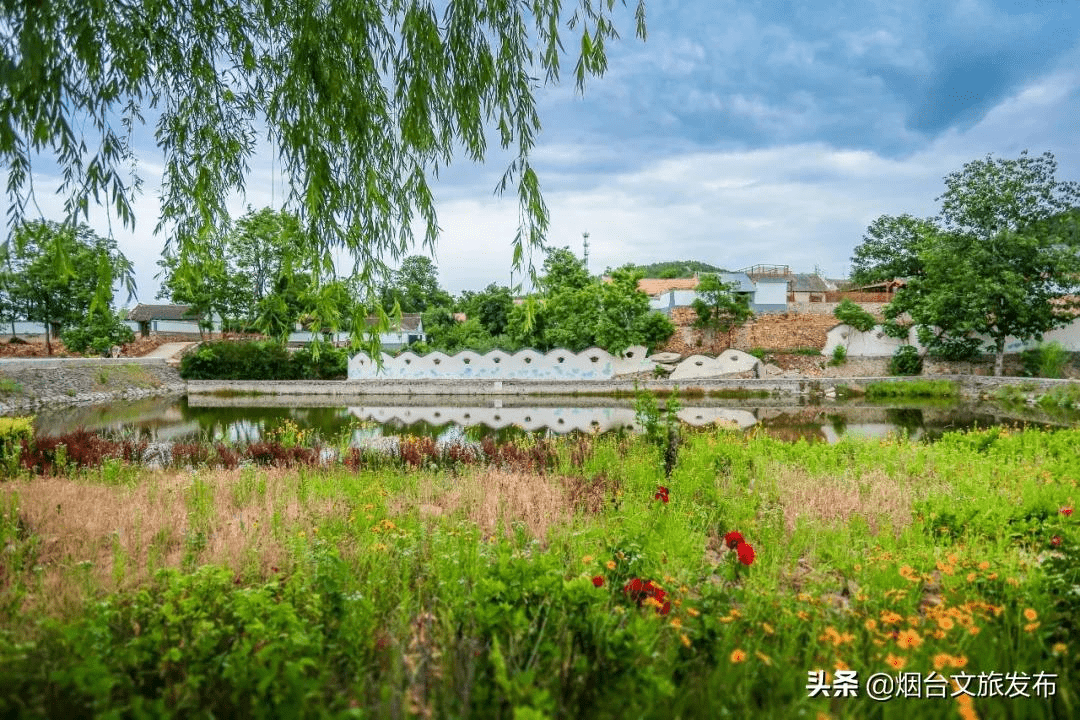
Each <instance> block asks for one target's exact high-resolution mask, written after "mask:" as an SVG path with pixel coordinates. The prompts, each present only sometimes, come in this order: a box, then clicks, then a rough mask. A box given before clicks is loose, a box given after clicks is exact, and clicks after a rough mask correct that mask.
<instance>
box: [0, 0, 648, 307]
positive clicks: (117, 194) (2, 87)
mask: <svg viewBox="0 0 1080 720" xmlns="http://www.w3.org/2000/svg"><path fill="white" fill-rule="evenodd" d="M618 4H619V5H624V4H625V0H620V2H619V3H618ZM439 5H440V12H437V11H436V8H435V7H434V5H433V4H432V3H431V2H430V1H428V0H277V1H271V0H229V1H225V0H206V1H196V0H50V1H49V2H25V0H0V9H2V13H3V14H2V17H0V46H2V53H3V57H2V58H0V63H2V64H3V72H2V73H0V97H2V101H0V163H2V164H3V165H4V166H5V167H7V168H8V183H7V187H8V194H9V201H10V211H9V214H10V215H11V218H10V220H11V221H12V222H13V223H17V222H18V221H19V219H20V218H21V217H22V215H23V214H24V213H26V212H27V210H28V204H29V203H31V202H32V199H33V172H34V167H35V163H38V164H42V165H45V166H46V167H50V168H51V166H52V165H53V164H55V165H56V166H57V167H58V168H59V171H60V176H61V178H62V182H61V188H60V191H61V193H62V194H63V197H64V199H65V210H66V213H67V219H68V221H69V222H75V221H77V220H78V219H79V218H80V217H81V218H83V219H85V218H86V216H87V213H88V208H89V204H90V203H91V202H95V203H96V202H107V203H108V204H109V206H110V207H111V210H112V212H113V213H114V214H115V216H116V217H118V218H119V219H120V220H121V221H122V222H123V223H124V224H126V225H131V224H133V223H134V219H135V218H134V214H133V211H132V206H131V202H132V198H133V196H134V194H135V192H136V191H137V190H138V187H139V179H138V176H137V175H136V174H135V171H134V170H133V168H134V163H133V161H134V152H133V148H132V138H133V133H134V131H135V128H136V126H138V125H140V124H142V123H143V122H144V115H145V116H146V117H149V118H152V121H153V123H154V130H155V132H154V136H155V138H156V141H157V146H158V149H159V150H160V152H161V154H162V156H163V158H162V167H163V180H162V189H161V215H160V218H159V219H158V225H157V230H158V231H161V232H164V234H165V236H166V240H167V243H169V244H170V246H171V247H172V248H173V249H175V250H176V251H177V252H178V253H179V254H181V255H188V254H194V255H198V254H199V253H200V252H205V248H207V247H208V246H210V245H211V242H210V240H211V238H212V237H213V236H214V235H215V234H218V233H220V232H222V231H223V229H224V228H226V227H227V225H228V219H229V218H228V213H227V210H226V199H227V198H228V197H229V196H230V194H232V193H235V192H238V191H243V189H244V186H245V181H246V176H247V172H248V163H249V161H250V159H251V158H252V156H253V155H254V153H255V151H256V148H257V146H258V144H259V138H260V137H261V136H264V137H265V139H266V141H267V142H268V143H269V144H270V146H271V147H272V148H273V152H274V153H275V154H276V156H277V157H278V158H279V160H280V163H281V168H282V171H283V173H284V174H285V176H286V177H288V179H289V187H290V189H289V193H288V197H287V202H286V206H287V208H288V209H290V210H291V211H293V212H295V213H297V215H298V216H299V217H300V219H301V222H302V231H303V233H304V235H305V252H306V253H308V254H309V255H310V257H311V258H312V259H317V260H318V261H319V265H320V267H321V268H322V269H323V272H324V273H327V274H329V273H330V272H332V262H331V258H332V254H331V251H332V250H333V249H335V248H337V249H342V248H343V249H345V250H347V251H349V252H350V253H351V255H352V257H353V258H354V260H355V261H356V263H357V267H358V269H359V272H360V273H361V276H362V279H363V280H365V281H366V282H365V283H364V284H365V286H366V287H368V288H374V287H375V284H376V281H377V280H378V279H379V278H381V277H382V276H384V275H385V273H386V269H387V266H386V264H385V263H384V259H393V260H396V259H398V258H399V257H401V256H402V255H403V254H405V253H406V252H408V251H409V250H410V249H411V248H412V247H413V246H414V244H415V241H416V240H417V238H415V237H414V232H413V224H414V221H416V222H417V226H418V227H420V228H422V230H421V233H422V238H421V240H422V243H423V245H424V247H426V248H427V249H428V250H433V249H434V247H435V242H436V236H437V232H438V225H437V220H436V213H435V202H434V199H433V195H432V189H431V186H430V179H431V178H432V177H434V176H435V174H436V173H437V172H438V170H439V169H440V167H443V166H445V165H447V164H449V163H450V162H451V160H453V159H454V156H455V155H458V154H464V155H465V156H467V157H468V158H470V159H472V160H474V161H480V160H481V159H483V158H484V156H485V154H486V152H487V149H488V136H489V135H494V137H495V138H496V140H497V142H498V143H499V145H500V146H501V147H502V148H504V149H507V150H510V151H511V152H512V154H513V159H512V160H511V161H510V162H509V165H508V167H507V168H506V170H505V173H504V174H503V176H502V179H501V181H500V182H499V183H498V185H497V188H496V189H497V190H498V191H499V192H504V191H505V190H506V189H507V188H508V187H511V188H514V189H516V192H517V196H518V201H519V204H520V215H519V217H520V222H519V228H518V232H517V235H516V237H515V238H514V241H513V242H514V255H513V257H514V263H515V265H520V264H522V263H523V262H525V257H526V254H527V253H528V252H529V251H530V250H531V249H532V248H535V247H537V246H538V245H539V244H540V242H541V240H542V238H543V236H544V232H545V230H546V228H547V225H548V212H547V208H546V207H545V205H544V201H543V199H542V197H541V193H540V186H539V182H538V180H537V176H536V173H535V171H534V170H533V168H532V165H531V164H530V161H529V156H530V151H531V149H532V148H533V146H534V143H535V140H536V135H537V132H538V131H539V129H540V118H539V116H538V114H537V109H536V99H535V93H536V91H537V89H538V88H539V87H540V84H541V79H540V78H541V77H542V78H543V82H545V83H552V82H556V81H558V79H559V75H560V65H561V63H562V62H563V58H562V51H563V43H562V39H561V36H562V35H563V34H565V32H566V31H567V30H569V31H570V32H572V33H573V34H574V36H575V38H577V39H576V40H575V44H578V46H579V49H578V52H577V53H576V58H577V59H576V63H575V65H574V69H573V74H574V80H575V82H576V84H577V87H578V89H579V90H582V89H583V88H584V84H585V80H586V77H587V76H590V75H592V76H596V75H600V74H602V73H603V72H604V70H605V69H606V66H607V54H606V48H607V43H608V41H609V40H612V39H614V38H616V37H618V34H617V32H616V28H615V25H614V15H615V14H616V2H615V0H577V3H576V6H575V7H574V8H573V10H572V12H564V11H563V9H562V6H561V3H560V2H559V1H558V0H530V2H528V3H520V2H508V1H507V0H446V1H445V2H440V3H439ZM635 18H636V26H637V35H638V36H639V37H641V38H644V37H645V9H644V4H643V2H641V1H640V0H639V4H638V5H637V8H636V11H635ZM189 265H191V266H192V267H197V266H198V263H189Z"/></svg>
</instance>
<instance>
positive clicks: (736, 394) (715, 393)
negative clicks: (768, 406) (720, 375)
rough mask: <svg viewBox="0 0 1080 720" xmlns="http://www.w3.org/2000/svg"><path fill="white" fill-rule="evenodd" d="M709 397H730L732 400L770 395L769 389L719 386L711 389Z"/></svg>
mask: <svg viewBox="0 0 1080 720" xmlns="http://www.w3.org/2000/svg"><path fill="white" fill-rule="evenodd" d="M709 397H713V398H728V399H732V400H739V399H743V400H745V399H750V398H767V397H769V391H768V390H749V389H747V388H719V389H716V390H710V391H709Z"/></svg>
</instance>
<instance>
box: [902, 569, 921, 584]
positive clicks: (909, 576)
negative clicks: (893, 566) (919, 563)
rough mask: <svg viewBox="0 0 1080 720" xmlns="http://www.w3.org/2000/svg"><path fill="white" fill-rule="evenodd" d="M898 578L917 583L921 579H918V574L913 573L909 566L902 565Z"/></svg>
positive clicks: (913, 570)
mask: <svg viewBox="0 0 1080 720" xmlns="http://www.w3.org/2000/svg"><path fill="white" fill-rule="evenodd" d="M900 577H902V578H904V579H905V580H910V581H911V582H918V581H919V580H921V579H922V578H920V577H919V573H917V572H915V568H913V567H911V566H910V565H904V566H903V567H901V568H900Z"/></svg>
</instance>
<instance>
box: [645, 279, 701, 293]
mask: <svg viewBox="0 0 1080 720" xmlns="http://www.w3.org/2000/svg"><path fill="white" fill-rule="evenodd" d="M697 286H698V279H697V278H696V277H692V278H641V279H640V280H638V282H637V287H638V290H640V291H641V292H643V293H645V294H646V295H659V294H660V293H666V292H668V291H669V290H693V289H694V288H696V287H697Z"/></svg>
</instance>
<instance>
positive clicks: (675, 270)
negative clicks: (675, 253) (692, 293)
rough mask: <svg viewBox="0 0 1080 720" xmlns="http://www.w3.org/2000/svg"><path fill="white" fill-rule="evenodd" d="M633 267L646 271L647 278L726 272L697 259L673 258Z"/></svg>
mask: <svg viewBox="0 0 1080 720" xmlns="http://www.w3.org/2000/svg"><path fill="white" fill-rule="evenodd" d="M633 267H634V269H635V270H640V271H641V272H643V273H645V277H647V278H688V277H694V273H715V272H726V271H725V270H724V268H721V267H716V266H715V265H710V264H709V263H703V262H699V261H697V260H671V261H668V262H659V263H652V264H651V265H634V266H633Z"/></svg>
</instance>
